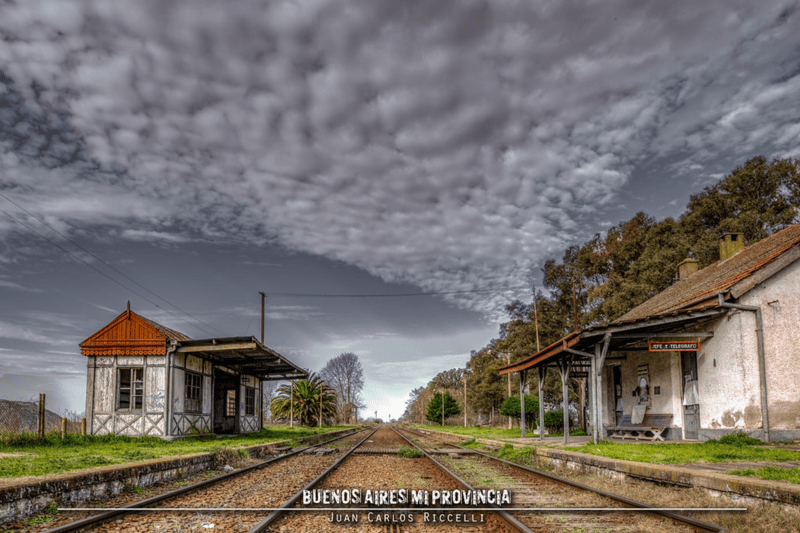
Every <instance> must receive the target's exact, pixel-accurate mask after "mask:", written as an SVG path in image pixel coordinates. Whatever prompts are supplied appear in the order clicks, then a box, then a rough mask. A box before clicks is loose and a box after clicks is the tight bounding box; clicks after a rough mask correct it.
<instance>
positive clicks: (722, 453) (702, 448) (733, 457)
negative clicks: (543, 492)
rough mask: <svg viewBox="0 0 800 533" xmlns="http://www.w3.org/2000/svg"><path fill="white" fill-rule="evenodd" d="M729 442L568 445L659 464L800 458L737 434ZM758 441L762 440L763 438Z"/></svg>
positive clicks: (580, 450) (593, 452) (796, 459)
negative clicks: (745, 441)
mask: <svg viewBox="0 0 800 533" xmlns="http://www.w3.org/2000/svg"><path fill="white" fill-rule="evenodd" d="M723 438H724V437H723ZM728 442H734V443H733V444H730V443H728V444H726V443H725V442H722V441H721V440H719V441H718V440H713V439H712V440H709V441H706V442H702V443H682V442H674V443H659V444H628V443H621V442H609V441H606V440H601V441H600V442H599V443H598V444H586V445H584V446H571V447H569V448H566V449H568V450H570V451H574V452H583V453H590V454H592V455H600V456H603V457H609V458H611V459H625V460H627V461H638V462H641V463H659V464H680V463H729V462H736V461H772V462H774V461H800V452H798V451H794V450H785V449H780V448H766V447H762V446H750V445H744V444H741V438H734V439H733V440H731V441H728ZM757 442H758V443H759V444H763V443H762V442H761V441H757Z"/></svg>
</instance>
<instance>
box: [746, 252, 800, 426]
mask: <svg viewBox="0 0 800 533" xmlns="http://www.w3.org/2000/svg"><path fill="white" fill-rule="evenodd" d="M740 303H742V304H744V305H758V306H760V307H761V313H762V319H763V323H764V353H765V359H766V372H767V397H768V401H769V420H770V428H771V429H772V428H774V429H800V262H796V263H794V264H793V265H790V266H788V267H786V268H785V269H783V270H782V271H781V272H779V273H778V274H776V275H775V276H773V277H771V278H770V279H768V280H767V281H766V282H765V283H763V284H761V285H759V286H758V287H756V288H754V289H753V290H751V291H750V292H748V293H746V294H745V295H743V296H742V298H741V299H740ZM747 314H748V315H754V313H747ZM748 318H750V317H748ZM751 320H752V318H751ZM753 336H755V333H753ZM755 370H756V372H757V370H758V367H757V366H756V367H755ZM756 376H758V374H756Z"/></svg>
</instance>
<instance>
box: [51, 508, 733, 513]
mask: <svg viewBox="0 0 800 533" xmlns="http://www.w3.org/2000/svg"><path fill="white" fill-rule="evenodd" d="M58 510H59V511H97V512H105V511H136V512H139V511H155V512H159V511H182V512H184V511H194V512H202V511H237V512H241V511H315V512H332V511H335V512H340V511H396V512H400V511H404V512H410V511H414V512H423V511H428V512H437V513H443V512H454V513H455V512H465V511H468V512H477V511H482V512H493V511H535V512H543V511H546V512H562V513H569V512H573V511H621V512H625V513H628V512H651V511H691V512H721V511H747V507H502V508H501V507H467V508H463V507H447V508H441V507H414V508H408V507H404V508H399V507H324V508H320V507H289V508H287V507H59V508H58Z"/></svg>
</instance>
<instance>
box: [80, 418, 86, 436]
mask: <svg viewBox="0 0 800 533" xmlns="http://www.w3.org/2000/svg"><path fill="white" fill-rule="evenodd" d="M81 435H86V419H85V418H81Z"/></svg>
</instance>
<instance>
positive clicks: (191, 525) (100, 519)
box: [45, 430, 374, 533]
mask: <svg viewBox="0 0 800 533" xmlns="http://www.w3.org/2000/svg"><path fill="white" fill-rule="evenodd" d="M363 432H364V430H360V431H356V432H353V433H349V434H346V435H342V436H339V437H336V438H333V439H328V440H325V441H322V442H320V443H318V444H314V445H310V446H305V447H302V448H298V449H296V450H294V451H292V452H289V453H286V454H284V455H280V456H278V457H274V458H272V459H268V460H266V461H263V462H260V463H257V464H255V465H252V466H249V467H246V468H242V469H240V470H237V471H234V472H231V473H229V474H224V475H221V476H217V477H215V478H213V479H208V480H205V481H201V482H198V483H194V484H191V485H189V486H186V487H182V488H180V489H177V490H173V491H169V492H166V493H163V494H160V495H158V496H155V497H152V498H148V499H145V500H141V501H138V502H136V503H133V504H130V505H126V506H124V507H121V508H119V509H113V510H109V511H101V509H102V507H100V508H98V509H97V510H91V511H88V512H89V513H92V514H91V515H90V516H87V517H85V518H81V519H79V520H75V521H72V522H69V523H66V524H62V525H59V526H58V527H55V528H52V529H48V530H46V532H45V533H66V532H74V531H93V532H94V531H96V532H106V531H109V532H121V531H136V532H138V531H143V532H144V531H147V532H153V531H189V530H194V531H197V530H198V529H201V530H205V529H209V530H215V531H246V530H247V529H249V528H248V527H246V525H247V524H255V523H257V522H258V521H259V520H261V519H262V518H263V516H264V514H265V513H264V512H263V511H261V512H259V511H256V510H252V511H251V510H242V511H241V512H232V511H230V510H228V509H246V508H254V509H260V508H264V507H277V506H279V505H280V504H281V503H283V502H284V501H285V500H286V498H288V496H289V495H291V494H293V493H294V492H295V491H296V490H297V487H298V486H302V484H303V483H304V482H305V481H307V480H308V479H311V478H313V477H315V476H316V475H317V474H318V473H319V472H320V471H323V470H325V469H327V468H328V467H329V466H330V465H331V464H332V463H333V462H335V461H336V459H337V458H338V457H341V456H342V455H344V453H346V452H343V451H341V449H345V450H349V449H352V448H353V447H354V446H356V445H357V442H358V439H359V435H358V434H359V433H363ZM373 432H374V431H373ZM194 508H197V509H198V510H194ZM134 509H142V510H144V509H147V510H144V511H134ZM176 509H179V510H176ZM213 509H224V510H220V511H214V510H213ZM69 511H70V512H69V513H64V514H65V515H71V516H74V510H72V509H70V510H69ZM98 511H100V512H98ZM78 512H81V513H82V514H86V512H84V511H78Z"/></svg>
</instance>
